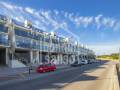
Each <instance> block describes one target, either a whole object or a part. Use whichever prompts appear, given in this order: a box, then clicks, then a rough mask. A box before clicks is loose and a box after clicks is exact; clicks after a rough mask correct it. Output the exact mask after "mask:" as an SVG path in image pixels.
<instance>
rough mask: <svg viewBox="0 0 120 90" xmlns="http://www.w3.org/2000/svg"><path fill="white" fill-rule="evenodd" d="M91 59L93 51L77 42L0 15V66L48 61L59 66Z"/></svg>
mask: <svg viewBox="0 0 120 90" xmlns="http://www.w3.org/2000/svg"><path fill="white" fill-rule="evenodd" d="M94 58H95V54H94V52H93V51H92V50H89V49H87V48H85V47H83V46H81V45H80V44H79V43H77V44H75V43H73V42H72V41H71V40H70V39H69V40H68V39H67V38H63V37H59V36H58V35H55V34H54V33H47V32H44V31H42V30H40V29H38V28H36V27H34V26H32V23H31V22H27V21H26V22H25V24H22V23H19V22H17V21H15V20H13V19H10V18H8V17H6V16H3V15H0V65H6V66H9V67H25V66H27V65H29V64H32V65H34V64H40V63H43V62H46V61H48V60H49V61H51V60H53V62H54V63H56V64H63V63H66V62H68V63H69V61H72V60H76V59H77V60H81V59H94Z"/></svg>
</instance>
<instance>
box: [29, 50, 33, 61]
mask: <svg viewBox="0 0 120 90" xmlns="http://www.w3.org/2000/svg"><path fill="white" fill-rule="evenodd" d="M30 63H33V51H32V50H31V51H30Z"/></svg>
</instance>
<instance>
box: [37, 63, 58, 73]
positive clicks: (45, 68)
mask: <svg viewBox="0 0 120 90" xmlns="http://www.w3.org/2000/svg"><path fill="white" fill-rule="evenodd" d="M54 70H56V65H55V64H51V63H49V64H42V65H40V66H38V67H37V69H36V71H37V72H38V73H44V72H49V71H54Z"/></svg>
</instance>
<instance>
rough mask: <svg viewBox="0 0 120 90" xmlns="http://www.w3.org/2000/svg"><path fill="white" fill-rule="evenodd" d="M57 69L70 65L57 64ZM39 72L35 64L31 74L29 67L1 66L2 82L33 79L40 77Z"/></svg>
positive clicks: (0, 82) (0, 76)
mask: <svg viewBox="0 0 120 90" xmlns="http://www.w3.org/2000/svg"><path fill="white" fill-rule="evenodd" d="M56 67H57V70H59V69H63V68H68V67H70V66H69V65H56ZM38 75H39V74H38V73H37V72H36V67H35V66H34V67H33V69H32V70H31V74H30V75H29V67H23V68H8V67H2V68H0V84H3V83H6V82H7V83H8V82H14V81H16V80H17V81H19V80H25V79H28V78H30V79H32V78H36V77H38Z"/></svg>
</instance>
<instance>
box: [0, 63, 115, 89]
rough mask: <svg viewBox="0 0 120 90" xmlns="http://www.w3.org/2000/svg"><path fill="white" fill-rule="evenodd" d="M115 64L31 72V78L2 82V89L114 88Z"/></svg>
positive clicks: (97, 64) (0, 87) (95, 64)
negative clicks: (40, 72)
mask: <svg viewBox="0 0 120 90" xmlns="http://www.w3.org/2000/svg"><path fill="white" fill-rule="evenodd" d="M114 65H115V63H113V62H109V61H102V62H99V63H94V64H88V65H83V66H80V67H68V68H62V69H58V70H56V71H54V72H48V73H42V74H31V76H30V78H24V80H23V79H22V80H19V79H16V81H15V80H14V81H12V82H11V81H10V82H9V81H8V82H7V83H3V82H2V83H1V84H0V90H60V89H61V90H112V89H111V88H110V85H111V84H110V83H111V81H112V80H113V79H112V78H113V77H111V76H113V74H114V72H113V71H114V68H113V66H114ZM33 77H35V78H33ZM17 80H18V81H17ZM116 90H117V89H116Z"/></svg>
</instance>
